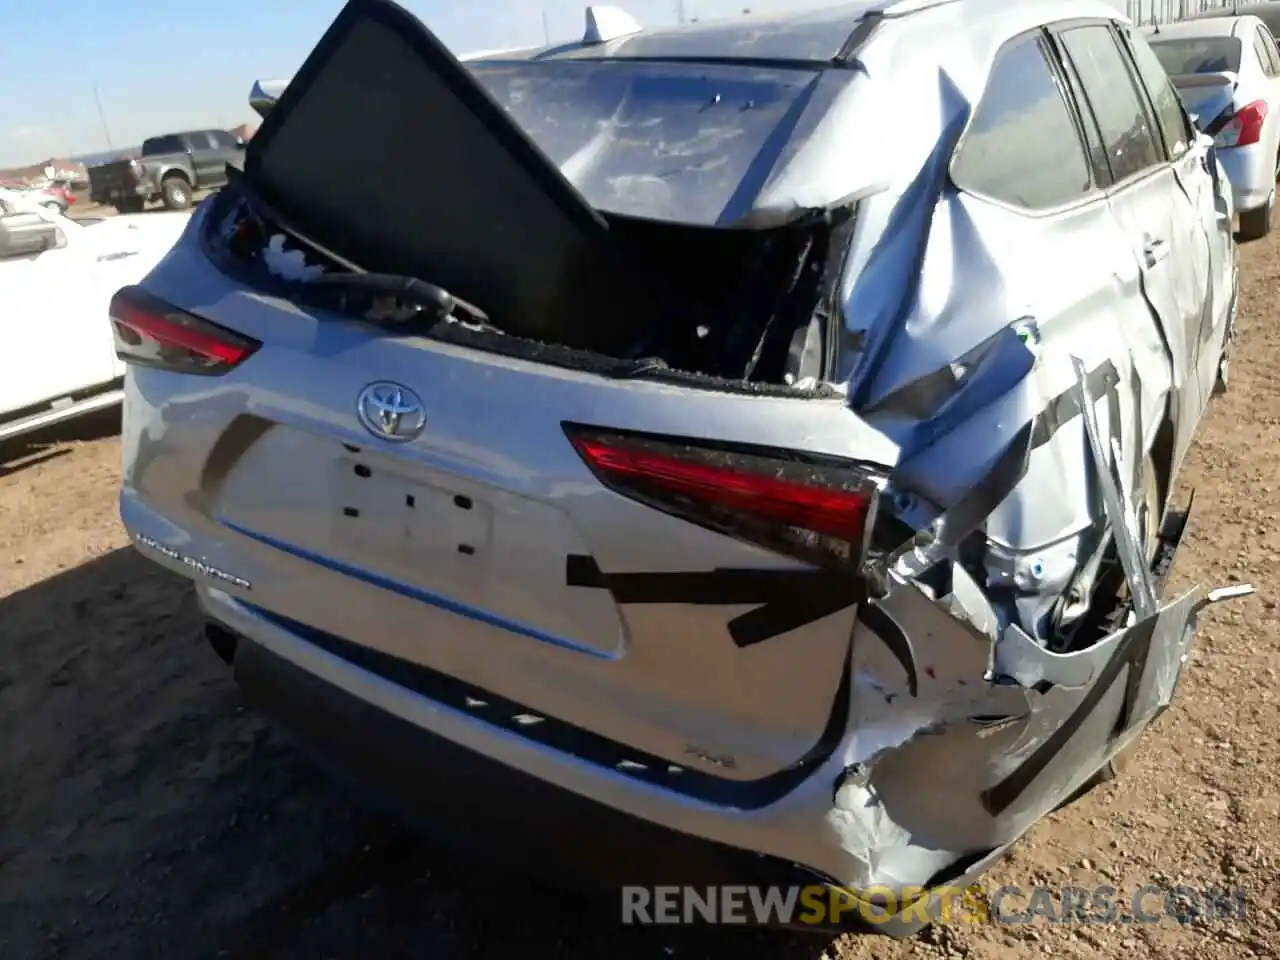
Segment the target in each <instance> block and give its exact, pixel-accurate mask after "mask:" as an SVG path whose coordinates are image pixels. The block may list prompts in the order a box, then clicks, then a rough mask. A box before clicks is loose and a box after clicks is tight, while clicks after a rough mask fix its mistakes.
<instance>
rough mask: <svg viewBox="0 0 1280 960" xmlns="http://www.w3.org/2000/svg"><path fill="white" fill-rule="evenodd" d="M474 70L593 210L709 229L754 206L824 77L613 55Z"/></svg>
mask: <svg viewBox="0 0 1280 960" xmlns="http://www.w3.org/2000/svg"><path fill="white" fill-rule="evenodd" d="M471 72H472V73H473V75H474V76H475V77H476V79H477V80H478V81H479V82H480V84H481V85H482V86H483V87H484V88H485V89H486V90H487V91H488V92H489V94H490V95H491V96H492V97H493V98H494V99H495V100H496V101H497V102H498V103H499V104H500V105H501V106H502V107H503V108H504V109H505V110H506V111H507V113H508V115H509V116H511V118H512V119H514V120H515V122H516V123H517V124H518V125H519V126H520V128H521V129H523V130H524V131H525V133H527V134H528V135H529V136H530V137H531V138H532V139H533V141H534V142H535V143H536V144H537V145H538V146H539V147H540V148H541V149H542V151H543V152H544V153H545V154H546V155H547V157H548V158H549V159H550V160H551V161H552V162H553V163H554V164H555V165H556V166H557V167H559V168H560V170H561V172H562V173H563V174H564V175H565V177H566V178H567V179H568V180H569V181H570V182H571V183H572V184H573V185H574V186H575V187H577V188H578V190H579V191H580V192H581V193H582V195H583V196H584V197H585V198H586V199H587V201H588V202H590V203H591V204H592V206H594V207H596V208H597V209H600V210H603V211H606V212H609V213H615V214H622V215H627V216H636V217H645V218H647V219H654V220H671V221H680V222H683V223H690V224H698V225H704V226H711V225H716V224H724V223H730V222H733V221H735V220H738V219H740V218H742V217H743V216H745V215H746V214H747V213H748V212H749V211H750V208H751V201H752V200H754V199H755V194H756V193H757V192H759V189H760V187H762V186H763V185H764V182H765V180H766V179H767V178H768V176H769V174H770V173H771V172H772V170H773V167H774V164H775V162H776V161H777V159H778V155H779V152H780V150H781V148H782V146H783V145H784V144H785V142H786V140H787V135H788V133H789V127H790V126H791V125H792V124H794V121H795V118H796V114H797V113H798V109H799V107H800V106H802V105H803V100H802V96H803V94H804V93H805V91H806V90H808V89H809V86H810V85H811V84H812V83H813V82H814V79H815V77H816V76H817V73H816V72H814V71H809V70H804V69H761V68H757V67H751V66H746V65H727V66H724V65H717V66H709V65H698V66H694V65H691V64H677V63H647V62H646V63H637V62H625V61H610V60H603V61H542V62H537V61H522V62H506V63H495V62H493V61H488V62H485V63H480V64H474V65H473V66H472V68H471Z"/></svg>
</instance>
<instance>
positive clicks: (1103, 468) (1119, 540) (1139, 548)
mask: <svg viewBox="0 0 1280 960" xmlns="http://www.w3.org/2000/svg"><path fill="white" fill-rule="evenodd" d="M1071 364H1072V366H1073V367H1074V368H1075V371H1076V389H1077V391H1078V392H1079V397H1080V411H1081V414H1082V416H1083V419H1084V426H1085V435H1086V436H1087V437H1088V438H1089V449H1090V452H1091V453H1092V454H1093V463H1094V466H1095V468H1096V470H1097V479H1098V486H1099V488H1100V489H1101V491H1102V502H1103V505H1104V507H1105V508H1106V511H1107V519H1108V520H1110V521H1111V532H1112V535H1113V536H1114V537H1115V542H1116V552H1117V553H1118V554H1119V555H1120V562H1121V564H1123V565H1124V572H1125V578H1126V579H1127V580H1128V581H1129V589H1130V591H1131V592H1132V594H1133V605H1134V611H1135V612H1136V613H1137V615H1138V618H1139V619H1141V620H1145V619H1147V618H1148V617H1150V616H1151V615H1152V614H1153V613H1154V612H1155V608H1156V600H1155V590H1154V588H1153V587H1152V585H1151V571H1150V570H1149V569H1148V568H1147V558H1146V556H1145V553H1146V551H1145V550H1144V549H1143V544H1142V543H1141V542H1140V540H1139V537H1140V533H1139V531H1138V521H1137V517H1136V516H1135V514H1134V511H1133V501H1132V498H1131V497H1127V496H1125V494H1124V491H1123V490H1122V489H1121V488H1120V486H1119V483H1118V481H1117V480H1116V473H1120V475H1121V476H1123V469H1121V458H1120V452H1119V450H1117V449H1114V448H1113V450H1112V455H1111V456H1108V455H1107V449H1106V447H1105V446H1104V444H1103V441H1102V429H1101V428H1100V427H1099V426H1098V417H1097V408H1096V407H1095V406H1094V404H1095V402H1096V400H1095V398H1094V397H1093V396H1092V394H1090V392H1089V377H1088V373H1087V372H1086V371H1085V367H1084V362H1083V361H1082V360H1080V358H1079V357H1072V358H1071Z"/></svg>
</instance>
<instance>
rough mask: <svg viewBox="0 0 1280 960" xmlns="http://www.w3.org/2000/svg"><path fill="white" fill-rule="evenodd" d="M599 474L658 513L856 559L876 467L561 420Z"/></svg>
mask: <svg viewBox="0 0 1280 960" xmlns="http://www.w3.org/2000/svg"><path fill="white" fill-rule="evenodd" d="M564 428H565V433H566V434H567V436H568V437H569V440H570V442H571V443H572V444H573V446H574V448H575V449H576V450H577V451H578V454H579V456H581V457H582V459H583V460H584V461H585V462H586V464H587V466H588V467H589V468H590V469H591V471H592V473H594V474H595V476H596V478H597V479H599V481H600V482H601V483H602V484H603V485H604V486H606V487H607V488H609V489H610V490H612V491H614V492H615V493H618V494H621V495H622V496H625V497H628V498H630V499H632V500H637V501H640V502H642V503H646V504H648V505H649V506H652V507H654V508H656V509H658V510H662V511H663V512H665V513H669V514H672V515H674V516H679V517H681V518H683V519H685V520H689V521H691V522H693V523H697V524H699V525H701V526H704V527H709V528H711V529H713V530H716V531H718V532H721V533H725V534H728V535H729V536H734V537H737V538H739V539H742V540H748V541H751V542H753V543H756V544H759V545H761V546H765V547H768V548H770V549H773V550H777V551H779V552H783V553H787V554H789V555H792V556H795V557H796V558H798V559H802V560H805V561H808V562H812V563H816V564H819V565H822V566H838V567H846V568H847V567H851V566H856V565H858V564H859V563H860V562H861V560H862V558H863V555H864V553H865V550H866V546H867V541H868V536H869V533H870V531H871V529H872V526H873V524H874V522H875V510H876V505H877V502H878V498H879V492H880V489H881V487H882V486H883V481H882V479H881V477H880V476H878V475H877V474H875V473H874V472H873V471H871V470H869V469H868V468H866V467H865V466H863V465H861V464H857V463H854V462H851V461H836V460H834V459H830V458H821V459H817V458H812V457H808V456H805V455H801V454H798V453H796V452H793V451H785V450H777V451H775V450H764V449H760V448H751V449H749V450H748V449H745V448H742V447H736V446H735V447H729V446H721V445H717V444H711V443H705V442H703V441H696V440H688V439H684V438H672V437H655V436H651V435H647V434H635V433H629V432H623V431H612V430H606V429H600V428H595V427H585V426H580V425H577V424H565V425H564Z"/></svg>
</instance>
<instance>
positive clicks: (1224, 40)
mask: <svg viewBox="0 0 1280 960" xmlns="http://www.w3.org/2000/svg"><path fill="white" fill-rule="evenodd" d="M1144 32H1145V34H1146V39H1147V43H1149V44H1150V45H1151V49H1152V50H1154V51H1155V54H1156V56H1157V57H1158V58H1159V59H1160V63H1161V64H1162V65H1163V66H1164V69H1165V72H1166V73H1168V74H1169V78H1170V79H1171V80H1172V81H1173V85H1174V86H1175V87H1176V88H1177V90H1178V92H1179V93H1180V94H1181V95H1182V99H1183V102H1184V103H1185V104H1186V106H1187V109H1188V111H1190V112H1191V113H1192V114H1194V115H1195V117H1196V123H1197V124H1198V125H1199V127H1200V129H1201V130H1203V131H1204V132H1205V133H1207V134H1208V135H1209V136H1211V137H1213V139H1214V145H1215V146H1216V147H1217V154H1218V159H1219V161H1221V163H1222V168H1223V169H1224V170H1225V171H1226V173H1227V179H1229V180H1230V181H1231V188H1232V193H1233V195H1234V199H1235V208H1236V211H1237V212H1238V213H1239V216H1240V230H1239V238H1240V239H1241V240H1258V239H1261V238H1262V237H1265V236H1266V235H1267V234H1268V233H1270V232H1271V219H1272V216H1273V215H1274V212H1275V206H1276V177H1277V175H1278V174H1280V49H1277V47H1276V41H1275V38H1274V37H1273V36H1272V35H1271V31H1270V30H1268V29H1267V25H1266V24H1265V23H1263V22H1262V21H1261V20H1260V19H1258V18H1257V17H1254V16H1238V17H1213V18H1208V19H1203V20H1187V21H1185V22H1183V23H1175V24H1170V25H1169V26H1164V27H1148V28H1147V29H1146V31H1144Z"/></svg>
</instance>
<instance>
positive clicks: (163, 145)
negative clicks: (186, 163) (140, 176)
mask: <svg viewBox="0 0 1280 960" xmlns="http://www.w3.org/2000/svg"><path fill="white" fill-rule="evenodd" d="M185 149H186V147H184V146H183V145H182V138H181V137H176V136H170V137H152V138H151V139H150V140H144V141H143V143H142V155H143V156H144V157H154V156H156V155H157V154H161V153H182V151H183V150H185Z"/></svg>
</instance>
